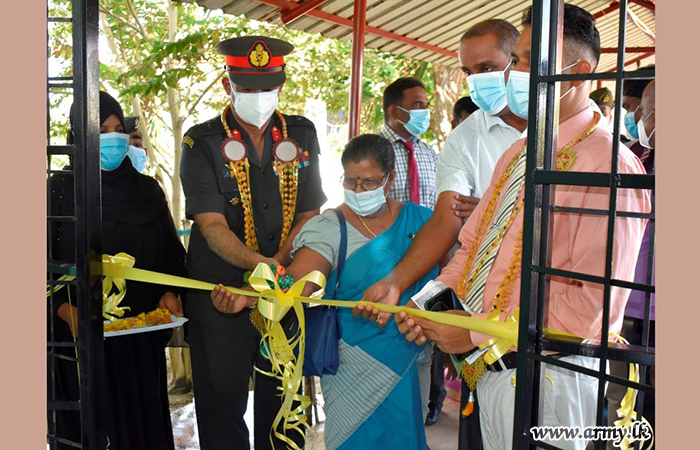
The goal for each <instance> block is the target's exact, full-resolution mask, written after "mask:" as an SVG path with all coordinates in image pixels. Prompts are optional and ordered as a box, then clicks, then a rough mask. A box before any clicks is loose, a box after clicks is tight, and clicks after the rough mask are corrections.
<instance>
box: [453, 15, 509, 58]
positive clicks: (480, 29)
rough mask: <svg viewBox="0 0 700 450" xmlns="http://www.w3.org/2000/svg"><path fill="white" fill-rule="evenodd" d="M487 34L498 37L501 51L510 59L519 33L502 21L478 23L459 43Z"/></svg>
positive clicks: (505, 21)
mask: <svg viewBox="0 0 700 450" xmlns="http://www.w3.org/2000/svg"><path fill="white" fill-rule="evenodd" d="M487 34H495V35H496V36H497V37H498V41H499V45H500V47H501V51H502V52H503V53H505V54H506V55H508V56H509V57H510V54H511V52H512V51H513V48H515V44H517V43H518V38H519V37H520V32H519V31H518V29H517V28H515V26H513V24H512V23H510V22H508V21H507V20H503V19H489V20H484V21H483V22H479V23H477V24H476V25H474V26H472V27H471V28H469V29H468V30H467V31H466V32H465V33H464V34H463V35H462V39H460V42H462V41H463V40H465V39H469V38H473V37H477V36H484V35H487Z"/></svg>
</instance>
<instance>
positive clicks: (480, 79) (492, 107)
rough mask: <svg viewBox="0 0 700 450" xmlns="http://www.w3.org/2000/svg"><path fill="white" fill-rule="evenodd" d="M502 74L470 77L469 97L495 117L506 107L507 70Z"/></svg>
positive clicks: (487, 73) (489, 73) (482, 74)
mask: <svg viewBox="0 0 700 450" xmlns="http://www.w3.org/2000/svg"><path fill="white" fill-rule="evenodd" d="M511 63H512V62H510V63H508V65H507V66H506V67H505V69H503V70H501V71H500V72H486V73H477V74H474V75H469V76H468V77H467V83H468V84H469V96H470V97H471V99H472V101H473V102H474V103H475V104H476V106H478V107H479V109H481V110H482V111H484V112H485V113H486V114H488V115H491V116H493V115H495V114H498V113H499V112H501V111H503V108H505V107H506V103H507V101H506V75H505V74H506V70H508V67H510V65H511Z"/></svg>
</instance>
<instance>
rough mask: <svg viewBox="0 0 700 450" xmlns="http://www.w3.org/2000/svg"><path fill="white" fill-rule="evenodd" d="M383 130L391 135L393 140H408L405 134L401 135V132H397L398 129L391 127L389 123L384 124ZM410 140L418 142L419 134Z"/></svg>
mask: <svg viewBox="0 0 700 450" xmlns="http://www.w3.org/2000/svg"><path fill="white" fill-rule="evenodd" d="M382 131H383V132H384V133H385V134H387V135H389V136H391V138H392V142H396V141H401V142H408V141H407V140H406V139H404V138H403V136H401V135H400V134H399V133H397V132H396V131H394V129H393V128H391V127H390V126H389V124H388V123H385V124H384V127H383V128H382ZM410 140H411V141H413V142H414V143H417V142H418V141H419V139H418V137H417V136H411V139H410Z"/></svg>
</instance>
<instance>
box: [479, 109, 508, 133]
mask: <svg viewBox="0 0 700 450" xmlns="http://www.w3.org/2000/svg"><path fill="white" fill-rule="evenodd" d="M479 111H481V112H482V113H483V115H484V122H486V129H487V130H489V131H491V128H493V127H495V126H497V125H500V126H502V127H506V128H513V127H511V126H510V125H508V124H507V123H506V122H505V120H503V119H501V118H500V117H498V116H492V115H491V114H486V113H485V112H484V111H482V110H479Z"/></svg>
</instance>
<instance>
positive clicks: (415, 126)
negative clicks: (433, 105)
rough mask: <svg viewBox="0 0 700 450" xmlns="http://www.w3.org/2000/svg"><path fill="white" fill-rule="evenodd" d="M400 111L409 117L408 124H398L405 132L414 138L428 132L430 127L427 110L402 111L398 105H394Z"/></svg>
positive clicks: (428, 111)
mask: <svg viewBox="0 0 700 450" xmlns="http://www.w3.org/2000/svg"><path fill="white" fill-rule="evenodd" d="M396 107H397V108H399V109H400V110H402V111H406V112H407V113H408V115H409V116H411V117H410V119H408V122H401V121H400V120H399V119H396V120H399V122H400V123H401V124H402V125H403V126H404V128H406V131H408V132H409V133H411V134H412V135H414V136H418V135H419V134H423V133H425V132H426V131H428V127H429V126H430V110H429V109H403V108H402V107H400V106H399V105H396Z"/></svg>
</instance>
